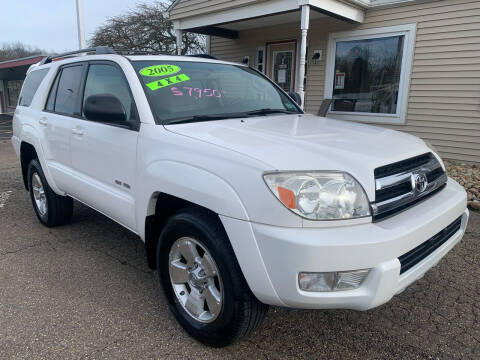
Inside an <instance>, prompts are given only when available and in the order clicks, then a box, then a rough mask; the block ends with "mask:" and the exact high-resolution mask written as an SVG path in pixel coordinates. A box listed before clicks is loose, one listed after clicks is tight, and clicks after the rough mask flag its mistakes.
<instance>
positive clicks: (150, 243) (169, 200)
mask: <svg viewBox="0 0 480 360" xmlns="http://www.w3.org/2000/svg"><path fill="white" fill-rule="evenodd" d="M148 207H149V213H150V215H148V216H147V217H146V219H145V250H146V253H147V262H148V266H149V267H150V268H151V269H153V270H154V269H157V260H156V249H157V244H158V240H159V236H160V233H161V231H162V229H163V226H164V225H165V223H166V222H167V220H168V218H170V217H171V216H173V215H175V214H176V213H178V212H179V211H181V210H184V209H190V208H195V209H198V211H199V212H204V213H208V214H209V215H210V216H211V217H212V218H215V219H217V220H218V222H219V224H222V222H221V221H220V218H219V217H218V214H217V213H215V212H213V211H212V210H210V209H208V208H206V207H204V206H201V205H198V204H195V203H192V202H190V201H188V200H185V199H182V198H179V197H176V196H173V195H169V194H166V193H163V192H155V193H154V194H152V197H151V199H150V201H149V205H148ZM222 227H223V225H222Z"/></svg>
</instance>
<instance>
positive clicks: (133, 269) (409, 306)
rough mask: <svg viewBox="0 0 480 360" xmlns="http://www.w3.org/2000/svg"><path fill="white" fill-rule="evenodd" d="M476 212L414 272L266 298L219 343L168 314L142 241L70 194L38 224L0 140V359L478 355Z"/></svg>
mask: <svg viewBox="0 0 480 360" xmlns="http://www.w3.org/2000/svg"><path fill="white" fill-rule="evenodd" d="M479 240H480V215H479V214H472V217H471V221H470V224H469V228H468V230H467V234H466V236H465V237H464V240H463V242H462V243H461V244H459V245H458V246H457V247H456V248H455V249H454V250H453V251H452V252H451V253H449V254H448V255H447V257H446V258H445V259H444V260H443V261H442V262H441V263H440V264H439V265H438V266H437V267H435V268H434V269H432V270H431V271H430V272H429V273H427V274H426V276H425V277H424V278H423V279H421V280H419V281H418V282H416V283H415V284H413V285H412V286H411V287H409V288H408V289H407V290H406V291H404V292H403V293H402V294H400V295H398V296H396V297H395V298H394V299H393V300H392V301H390V302H389V303H388V304H386V305H383V306H381V307H380V308H378V309H375V310H371V311H367V312H355V311H303V310H302V311H300V310H296V311H287V310H285V309H282V308H271V309H270V312H269V313H268V316H267V318H266V321H264V323H263V325H262V326H261V328H260V329H259V330H258V331H256V332H255V333H254V334H253V336H250V337H249V338H247V339H245V340H243V341H241V342H239V343H237V344H235V345H233V346H231V347H228V348H225V349H210V348H206V347H204V346H202V345H201V344H199V343H197V342H195V341H194V340H192V339H191V338H190V337H189V336H188V335H186V333H185V332H184V331H183V330H182V329H181V328H180V326H179V325H177V323H176V322H175V321H174V319H173V318H172V316H171V315H170V312H169V310H168V308H167V305H166V303H165V300H164V299H163V297H162V296H161V292H160V288H159V285H158V282H157V278H156V273H154V272H152V271H150V270H149V268H148V267H147V265H146V262H145V251H144V248H143V243H141V241H140V240H138V239H137V238H136V236H134V235H133V234H131V233H130V232H129V231H127V230H125V229H123V228H122V227H120V226H119V225H117V224H116V223H114V222H112V221H110V220H109V219H107V218H105V217H104V216H102V215H100V214H98V213H96V212H94V211H92V210H90V209H88V208H86V207H84V206H82V205H79V204H78V203H76V204H75V213H74V217H73V223H72V224H71V225H69V226H65V227H61V228H56V229H47V228H45V227H42V226H41V225H40V224H39V223H38V221H37V219H36V218H35V215H34V213H33V210H32V207H31V205H30V202H29V199H28V195H27V193H26V192H25V191H24V189H23V184H22V181H21V174H20V171H19V164H18V162H17V159H16V158H15V156H14V153H13V150H12V148H11V145H10V144H9V143H8V142H5V141H2V140H0V358H2V359H15V358H29V359H32V358H46V359H52V358H115V359H116V358H125V359H132V358H135V359H143V358H162V359H198V358H213V359H222V360H224V359H261V358H265V359H286V358H292V359H317V358H324V359H354V358H361V359H385V358H389V359H412V358H414V359H424V358H425V359H430V358H435V359H436V358H440V359H452V358H457V359H460V358H462V359H468V358H471V359H479V358H480V302H479V300H478V299H479V298H480V266H479V264H480V241H479Z"/></svg>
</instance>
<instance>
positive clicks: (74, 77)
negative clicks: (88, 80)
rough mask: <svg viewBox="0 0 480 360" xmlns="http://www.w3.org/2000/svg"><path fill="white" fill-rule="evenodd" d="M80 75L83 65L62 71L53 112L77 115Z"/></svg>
mask: <svg viewBox="0 0 480 360" xmlns="http://www.w3.org/2000/svg"><path fill="white" fill-rule="evenodd" d="M82 74H83V65H76V66H69V67H65V68H63V69H62V72H61V74H60V80H59V81H58V88H57V94H56V97H55V105H54V111H55V112H57V113H61V114H64V115H74V114H75V113H77V114H78V113H79V107H80V106H79V105H80V104H79V101H78V100H79V98H78V97H79V94H80V84H81V82H82ZM49 102H50V101H49ZM47 107H48V104H47Z"/></svg>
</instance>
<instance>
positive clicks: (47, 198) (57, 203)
mask: <svg viewBox="0 0 480 360" xmlns="http://www.w3.org/2000/svg"><path fill="white" fill-rule="evenodd" d="M27 176H28V189H29V192H30V199H31V201H32V205H33V209H34V210H35V214H37V217H38V220H40V222H41V223H42V224H43V225H45V226H47V227H54V226H60V225H64V224H67V223H69V222H70V220H71V219H72V214H73V200H72V198H70V197H67V196H60V195H57V194H55V193H54V192H53V190H52V189H51V188H50V186H49V185H48V182H47V179H46V178H45V175H44V173H43V170H42V167H41V166H40V163H39V162H38V160H37V159H34V160H32V161H31V162H30V164H28V172H27ZM39 189H40V190H39ZM36 197H37V199H36ZM42 204H44V206H43V205H42Z"/></svg>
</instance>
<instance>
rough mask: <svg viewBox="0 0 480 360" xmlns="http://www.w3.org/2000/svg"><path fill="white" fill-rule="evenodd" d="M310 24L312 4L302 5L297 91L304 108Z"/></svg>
mask: <svg viewBox="0 0 480 360" xmlns="http://www.w3.org/2000/svg"><path fill="white" fill-rule="evenodd" d="M309 25H310V6H309V5H303V6H302V22H301V29H302V40H301V43H300V61H299V68H298V79H297V92H298V93H299V94H300V97H301V99H302V108H304V107H305V89H304V86H303V80H304V79H305V65H306V64H307V34H308V27H309Z"/></svg>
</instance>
